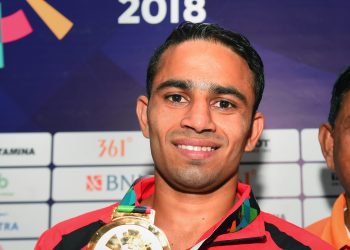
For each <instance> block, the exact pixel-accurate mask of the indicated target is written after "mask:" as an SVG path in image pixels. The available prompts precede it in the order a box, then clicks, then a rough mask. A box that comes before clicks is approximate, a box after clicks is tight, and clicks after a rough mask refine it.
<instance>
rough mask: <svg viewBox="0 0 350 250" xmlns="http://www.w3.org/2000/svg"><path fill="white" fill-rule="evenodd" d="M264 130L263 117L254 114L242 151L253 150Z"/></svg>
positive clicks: (260, 114) (259, 114)
mask: <svg viewBox="0 0 350 250" xmlns="http://www.w3.org/2000/svg"><path fill="white" fill-rule="evenodd" d="M263 129H264V115H263V114H262V113H260V112H256V113H255V115H254V117H253V121H252V127H251V129H250V130H251V131H250V135H249V137H248V140H247V144H246V145H245V148H244V151H252V150H253V149H254V148H255V145H256V143H257V142H258V140H259V138H260V135H261V133H262V131H263Z"/></svg>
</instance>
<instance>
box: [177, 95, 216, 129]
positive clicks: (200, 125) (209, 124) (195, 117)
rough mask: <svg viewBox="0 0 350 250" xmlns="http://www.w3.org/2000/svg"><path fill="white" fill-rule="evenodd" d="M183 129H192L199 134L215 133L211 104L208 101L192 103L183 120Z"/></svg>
mask: <svg viewBox="0 0 350 250" xmlns="http://www.w3.org/2000/svg"><path fill="white" fill-rule="evenodd" d="M181 127H187V128H191V129H193V130H195V131H196V132H197V133H202V132H209V131H210V132H213V131H215V129H216V126H215V122H214V121H213V117H212V112H211V110H210V106H209V104H208V103H207V102H206V101H201V102H196V103H192V104H191V105H190V107H189V108H188V111H187V112H186V113H185V116H184V117H183V119H182V120H181Z"/></svg>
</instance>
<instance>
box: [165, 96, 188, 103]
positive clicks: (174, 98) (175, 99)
mask: <svg viewBox="0 0 350 250" xmlns="http://www.w3.org/2000/svg"><path fill="white" fill-rule="evenodd" d="M167 99H168V100H169V101H171V102H186V99H185V98H184V97H183V96H181V95H169V96H167Z"/></svg>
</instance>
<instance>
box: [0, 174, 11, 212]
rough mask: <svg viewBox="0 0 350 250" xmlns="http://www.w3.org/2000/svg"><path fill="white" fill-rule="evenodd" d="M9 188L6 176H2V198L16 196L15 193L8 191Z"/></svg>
mask: <svg viewBox="0 0 350 250" xmlns="http://www.w3.org/2000/svg"><path fill="white" fill-rule="evenodd" d="M8 187H9V180H8V179H7V178H6V177H5V176H4V175H2V174H0V196H13V195H14V193H12V192H8V191H6V189H7V188H8ZM0 216H1V214H0Z"/></svg>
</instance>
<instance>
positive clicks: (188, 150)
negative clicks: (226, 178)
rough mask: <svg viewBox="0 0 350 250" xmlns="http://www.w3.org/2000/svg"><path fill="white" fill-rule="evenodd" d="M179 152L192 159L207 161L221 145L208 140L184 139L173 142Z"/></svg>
mask: <svg viewBox="0 0 350 250" xmlns="http://www.w3.org/2000/svg"><path fill="white" fill-rule="evenodd" d="M173 143H174V145H175V146H176V147H177V149H178V150H179V152H180V153H181V154H182V155H183V156H185V157H186V158H190V159H206V158H209V157H210V156H212V155H213V154H214V153H215V151H216V150H217V149H218V148H219V145H218V144H216V143H213V142H209V141H206V140H198V139H183V140H176V141H175V142H173Z"/></svg>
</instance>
